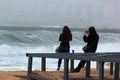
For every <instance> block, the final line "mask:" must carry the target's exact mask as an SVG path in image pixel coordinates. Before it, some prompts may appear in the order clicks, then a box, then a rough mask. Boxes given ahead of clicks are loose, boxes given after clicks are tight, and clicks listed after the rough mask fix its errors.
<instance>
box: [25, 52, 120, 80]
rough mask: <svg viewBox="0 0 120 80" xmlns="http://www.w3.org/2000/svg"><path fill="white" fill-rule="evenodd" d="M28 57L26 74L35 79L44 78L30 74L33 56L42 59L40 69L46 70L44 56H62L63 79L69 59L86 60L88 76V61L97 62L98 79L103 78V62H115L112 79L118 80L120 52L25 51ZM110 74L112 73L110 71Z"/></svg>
mask: <svg viewBox="0 0 120 80" xmlns="http://www.w3.org/2000/svg"><path fill="white" fill-rule="evenodd" d="M26 56H27V57H28V72H27V76H28V78H29V79H31V78H34V79H37V80H45V79H44V78H41V77H40V76H37V75H34V74H32V60H33V58H35V57H39V58H41V59H42V62H41V63H42V64H41V71H46V70H45V68H46V58H56V59H59V58H62V59H64V80H68V79H69V76H68V73H69V70H68V61H69V60H70V59H71V60H86V61H87V66H86V77H89V76H90V61H97V62H99V66H98V70H99V80H104V62H111V63H115V73H114V80H119V63H120V52H119V53H118V52H109V53H108V52H107V53H84V54H83V53H75V54H69V53H64V54H55V53H27V54H26ZM112 68H113V66H111V68H110V70H112ZM110 74H113V72H112V71H110Z"/></svg>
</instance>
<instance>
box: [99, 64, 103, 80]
mask: <svg viewBox="0 0 120 80" xmlns="http://www.w3.org/2000/svg"><path fill="white" fill-rule="evenodd" d="M99 80H104V62H99Z"/></svg>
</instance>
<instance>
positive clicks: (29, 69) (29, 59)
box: [27, 57, 32, 80]
mask: <svg viewBox="0 0 120 80" xmlns="http://www.w3.org/2000/svg"><path fill="white" fill-rule="evenodd" d="M31 73H32V57H28V71H27V77H28V80H30V78H29V74H31Z"/></svg>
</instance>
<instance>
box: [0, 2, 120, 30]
mask: <svg viewBox="0 0 120 80" xmlns="http://www.w3.org/2000/svg"><path fill="white" fill-rule="evenodd" d="M119 9H120V0H0V25H36V26H38V25H65V24H68V25H71V26H77V27H78V26H83V27H84V26H89V25H95V26H99V27H109V28H113V27H115V28H119V25H120V22H119V21H120V10H119Z"/></svg>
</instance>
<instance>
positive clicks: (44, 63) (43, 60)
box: [41, 57, 46, 71]
mask: <svg viewBox="0 0 120 80" xmlns="http://www.w3.org/2000/svg"><path fill="white" fill-rule="evenodd" d="M41 61H42V62H41V63H42V65H41V68H42V69H41V71H46V70H45V68H46V58H45V57H42V60H41Z"/></svg>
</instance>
